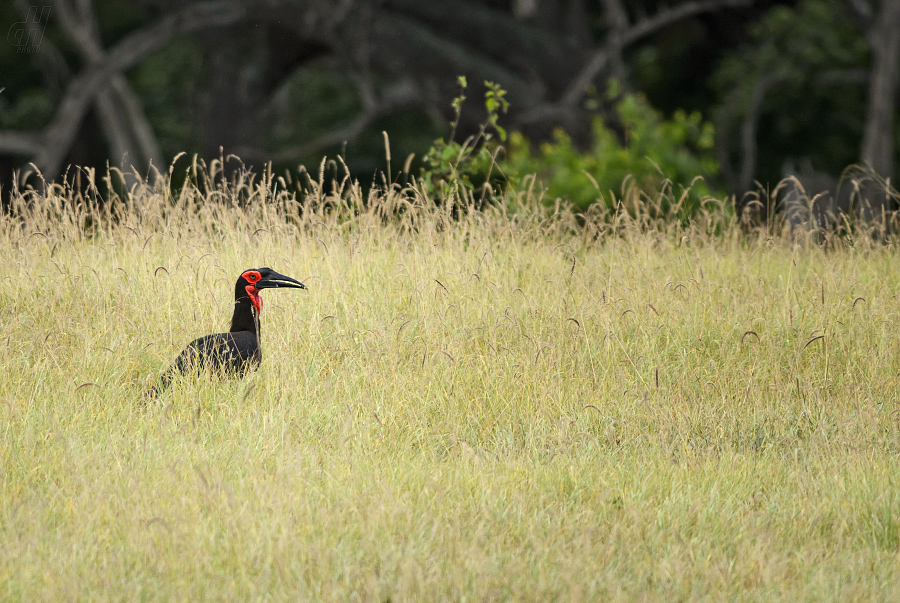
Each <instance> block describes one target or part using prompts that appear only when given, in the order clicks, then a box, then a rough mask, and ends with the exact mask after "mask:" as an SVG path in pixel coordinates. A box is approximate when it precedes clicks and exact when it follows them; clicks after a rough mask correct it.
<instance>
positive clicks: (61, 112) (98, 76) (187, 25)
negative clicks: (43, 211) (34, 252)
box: [34, 0, 246, 179]
mask: <svg viewBox="0 0 900 603" xmlns="http://www.w3.org/2000/svg"><path fill="white" fill-rule="evenodd" d="M245 16H246V7H244V6H242V5H241V4H240V3H238V2H231V1H227V0H225V1H218V2H203V3H201V4H194V5H191V6H188V7H186V8H183V9H181V10H179V11H177V12H175V13H173V14H171V15H169V16H168V17H165V18H163V19H161V20H160V21H158V22H157V23H155V24H153V25H150V26H148V27H145V28H143V29H140V30H138V31H136V32H134V33H131V34H129V35H128V36H126V37H125V38H124V39H123V40H122V41H120V42H119V43H118V44H116V46H114V47H113V48H112V49H110V51H109V53H108V54H107V55H106V56H105V57H104V58H103V60H101V61H99V62H97V63H94V64H91V65H90V66H88V67H87V68H86V69H85V70H84V71H83V72H82V73H80V74H79V75H78V76H77V77H76V78H75V79H74V80H73V81H72V82H71V83H70V84H69V87H68V89H67V90H66V94H65V96H64V97H63V100H62V102H61V103H60V105H59V107H58V109H57V111H56V115H55V117H54V118H53V121H52V122H51V124H50V125H49V126H48V127H47V129H46V130H45V133H44V136H43V139H44V145H43V147H42V149H41V150H40V152H39V153H37V154H36V156H35V158H34V163H35V164H36V165H37V166H38V168H39V169H40V170H41V171H42V172H43V175H44V177H45V178H47V179H52V178H54V177H55V176H56V175H57V174H58V173H59V170H60V168H61V167H62V162H63V160H64V159H65V156H66V154H67V153H68V151H69V148H70V147H71V145H72V141H73V140H74V138H75V135H76V134H77V133H78V129H79V127H80V125H81V121H82V119H83V118H84V114H85V112H86V111H87V109H88V107H89V106H90V104H91V102H92V101H93V100H94V99H95V98H96V96H97V94H99V92H100V91H101V90H102V89H103V85H104V83H105V82H106V81H108V80H109V79H110V78H112V77H113V76H114V75H115V74H117V73H119V72H121V71H123V70H125V69H128V68H129V67H131V66H133V65H134V64H135V63H137V62H138V61H140V60H141V59H143V58H144V57H146V56H147V55H148V54H150V53H151V52H153V51H155V50H157V49H159V48H161V47H162V46H165V45H166V44H168V43H169V42H170V41H171V40H173V39H175V38H177V37H179V36H182V35H185V34H187V33H191V32H193V31H198V30H201V29H206V28H210V27H222V26H226V25H232V24H234V23H236V22H238V21H239V20H241V19H242V18H244V17H245Z"/></svg>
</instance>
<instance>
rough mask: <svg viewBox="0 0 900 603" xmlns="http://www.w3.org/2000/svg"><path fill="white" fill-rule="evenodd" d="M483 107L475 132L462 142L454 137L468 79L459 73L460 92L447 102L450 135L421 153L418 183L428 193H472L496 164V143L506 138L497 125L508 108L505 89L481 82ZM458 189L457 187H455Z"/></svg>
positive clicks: (484, 180) (487, 177)
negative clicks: (484, 115) (481, 120)
mask: <svg viewBox="0 0 900 603" xmlns="http://www.w3.org/2000/svg"><path fill="white" fill-rule="evenodd" d="M484 85H485V86H486V87H487V91H486V92H485V94H484V106H485V109H486V110H487V118H486V119H485V121H484V123H482V125H481V128H480V129H479V131H478V133H477V134H475V135H473V136H470V137H469V138H467V139H466V140H464V141H463V142H462V143H459V142H456V141H455V140H454V138H455V136H456V128H457V126H458V125H459V117H460V115H461V114H462V106H463V103H464V102H465V100H466V96H465V91H466V88H467V87H468V82H467V81H466V78H465V76H459V86H460V94H459V96H457V97H456V98H455V99H453V102H452V103H451V106H452V107H453V111H454V113H455V118H454V120H453V122H452V123H451V124H450V125H451V132H450V138H449V139H448V141H444V139H443V138H438V139H437V140H435V141H434V143H433V144H432V145H431V148H430V149H429V150H428V152H427V153H426V154H425V157H424V159H423V163H424V165H423V167H422V170H421V172H420V179H419V182H420V183H421V185H422V187H423V188H424V190H425V191H426V192H427V193H428V194H429V195H434V196H436V197H439V198H445V197H447V195H448V194H450V192H451V191H454V190H455V191H456V192H457V193H460V192H469V193H471V192H473V191H474V190H475V189H476V188H477V187H478V186H479V185H481V184H483V183H484V182H487V180H488V179H489V178H490V175H491V172H492V169H493V167H494V165H495V163H496V152H497V142H496V140H495V138H494V134H495V133H496V135H497V139H498V140H499V141H500V142H505V141H506V130H504V129H503V128H502V127H500V125H499V124H498V120H499V117H500V113H506V111H507V110H508V109H509V101H507V100H506V90H504V89H503V88H501V87H500V85H499V84H496V83H494V82H487V81H486V82H485V83H484ZM460 188H461V189H462V190H459V189H460Z"/></svg>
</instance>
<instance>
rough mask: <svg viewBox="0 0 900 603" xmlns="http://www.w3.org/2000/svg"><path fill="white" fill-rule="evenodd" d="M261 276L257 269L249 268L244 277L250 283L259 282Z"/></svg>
mask: <svg viewBox="0 0 900 603" xmlns="http://www.w3.org/2000/svg"><path fill="white" fill-rule="evenodd" d="M261 278H262V275H261V274H260V273H259V272H257V271H256V270H248V271H247V272H245V273H244V279H245V280H246V281H247V282H248V283H250V284H253V283H255V282H257V281H258V280H259V279H261Z"/></svg>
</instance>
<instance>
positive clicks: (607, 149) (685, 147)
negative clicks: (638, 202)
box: [501, 84, 719, 215]
mask: <svg viewBox="0 0 900 603" xmlns="http://www.w3.org/2000/svg"><path fill="white" fill-rule="evenodd" d="M615 94H616V86H615V85H614V84H611V85H610V95H611V96H612V95H615ZM615 109H616V111H617V113H618V116H619V119H620V120H621V124H622V126H623V127H624V131H625V132H624V141H623V140H621V138H620V136H619V135H618V134H617V133H616V132H615V131H614V130H613V129H612V128H610V126H609V125H607V123H606V122H604V120H603V119H602V118H600V117H596V118H594V121H593V141H592V144H591V148H590V149H588V150H587V151H581V150H579V149H577V148H576V147H575V146H574V145H573V144H572V141H571V138H570V137H569V136H568V135H567V134H566V133H565V132H563V131H562V130H557V131H556V132H555V133H554V140H553V142H547V143H543V144H541V145H540V146H539V147H538V149H537V151H533V150H532V148H531V144H530V142H529V141H528V140H527V139H526V138H525V137H524V136H523V135H522V134H520V133H514V134H513V135H512V136H511V137H510V149H509V156H508V158H507V159H506V160H505V161H504V162H503V163H502V165H501V167H502V169H503V171H504V172H505V173H506V174H507V176H508V177H509V178H510V181H511V183H513V185H514V186H516V185H518V186H522V185H524V184H525V180H526V177H527V176H528V175H530V174H535V175H536V177H537V179H538V181H539V182H541V183H542V184H543V185H544V186H545V187H546V193H547V195H548V197H549V198H550V199H557V198H563V199H568V200H569V201H571V202H572V203H573V204H575V206H577V207H579V208H582V209H584V208H586V207H588V206H590V205H591V204H593V203H595V202H598V201H599V202H602V203H605V204H607V205H612V204H614V203H615V198H616V196H618V195H620V193H621V195H622V196H625V195H626V193H627V192H628V191H631V192H640V193H644V194H646V195H649V196H651V197H656V196H657V195H658V194H659V192H660V191H661V189H663V188H664V187H666V185H667V182H671V184H672V185H673V187H674V188H673V189H671V190H667V191H666V192H667V193H672V194H667V195H665V196H666V197H667V199H668V201H667V202H666V203H665V204H663V207H662V209H664V210H667V209H669V207H668V206H669V205H670V204H671V203H672V201H673V200H674V201H675V202H677V201H678V200H679V199H681V197H682V193H684V192H686V196H685V198H684V200H683V207H682V211H683V212H685V214H686V215H690V214H692V213H694V212H695V211H696V209H697V208H698V207H699V206H700V201H701V200H702V199H703V197H705V196H708V195H710V194H712V192H713V191H712V190H711V189H710V188H709V185H708V184H707V183H706V182H705V181H703V180H698V176H715V175H716V174H717V173H718V169H719V168H718V164H717V162H716V160H715V158H714V154H713V143H714V136H713V127H712V125H711V124H710V123H707V122H704V121H703V119H702V117H701V115H700V113H699V112H693V113H690V114H688V113H686V112H684V111H676V112H675V114H674V115H673V116H672V118H671V119H664V118H663V116H662V115H661V114H660V113H659V112H658V111H656V110H655V109H653V108H652V107H651V106H650V105H649V104H648V103H647V101H646V99H644V97H643V96H641V95H632V94H626V95H623V96H621V97H620V98H619V99H618V101H617V102H615Z"/></svg>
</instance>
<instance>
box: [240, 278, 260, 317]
mask: <svg viewBox="0 0 900 603" xmlns="http://www.w3.org/2000/svg"><path fill="white" fill-rule="evenodd" d="M241 276H242V277H244V280H245V281H247V282H248V283H250V284H249V285H245V286H244V290H245V291H246V292H247V295H249V296H250V303H251V304H253V307H254V308H256V314H257V315H259V314H262V305H263V303H262V298H261V297H260V296H259V289H257V288H256V287H254V286H253V285H254V284H255V283H257V282H259V279H261V278H262V275H261V274H260V273H259V271H257V270H248V271H247V272H245V273H244V274H242V275H241Z"/></svg>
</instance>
